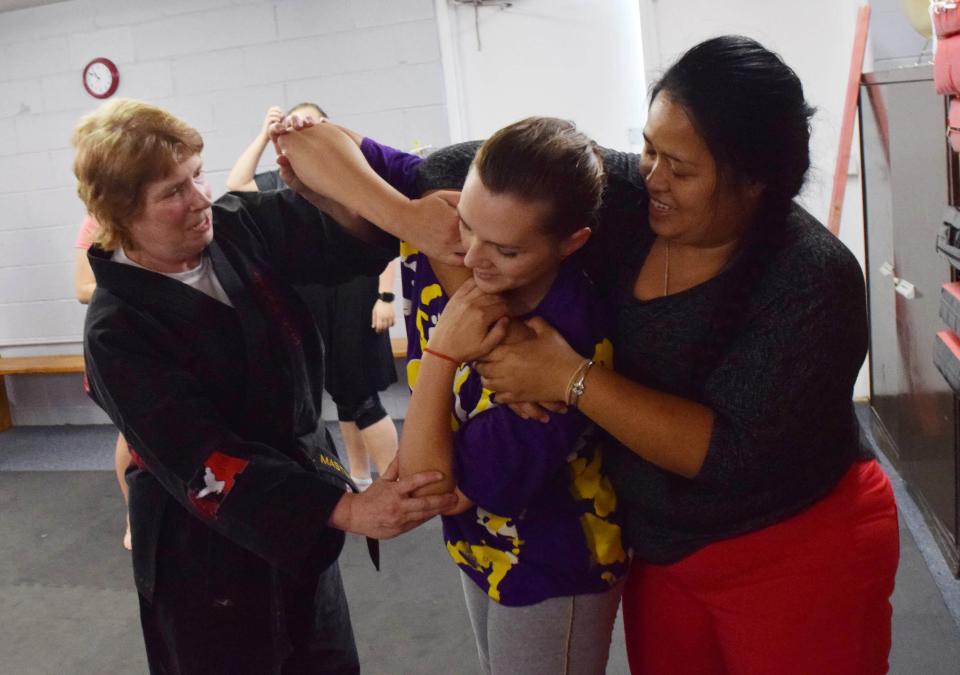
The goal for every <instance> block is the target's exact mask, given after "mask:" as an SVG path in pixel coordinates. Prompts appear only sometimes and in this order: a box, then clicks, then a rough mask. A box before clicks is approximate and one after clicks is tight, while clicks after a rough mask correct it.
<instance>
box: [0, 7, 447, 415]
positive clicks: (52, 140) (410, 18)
mask: <svg viewBox="0 0 960 675" xmlns="http://www.w3.org/2000/svg"><path fill="white" fill-rule="evenodd" d="M96 56H106V57H108V58H110V59H112V60H113V61H114V62H115V63H116V64H117V66H118V68H119V70H120V87H119V90H118V92H117V95H118V96H128V97H133V98H143V99H145V100H148V101H151V102H153V103H156V104H157V105H160V106H162V107H164V108H167V109H168V110H170V111H171V112H173V113H175V114H177V115H179V116H181V117H182V118H184V119H185V120H186V121H188V122H189V123H191V124H192V125H193V126H195V127H196V128H197V129H198V130H199V131H200V132H201V133H202V134H203V136H204V141H205V151H204V164H205V167H206V169H207V171H208V176H209V178H210V182H211V184H212V185H213V187H214V190H215V192H216V193H219V192H221V191H222V190H223V188H224V184H225V182H226V176H227V173H228V171H229V169H230V167H231V166H232V164H233V162H234V160H235V159H236V158H237V156H238V155H239V154H240V152H242V150H243V149H244V148H245V147H246V146H247V145H248V144H249V143H250V141H251V140H252V139H253V136H254V135H255V134H256V132H257V131H258V130H259V127H260V124H261V122H262V120H263V115H264V113H265V112H266V109H267V108H268V107H269V106H270V105H279V106H281V107H284V108H287V107H289V106H291V105H294V104H295V103H298V102H300V101H303V100H310V101H316V102H317V103H319V104H320V105H322V106H323V107H324V108H325V109H327V111H328V112H329V113H330V114H331V116H333V117H334V118H335V119H336V120H337V121H340V122H343V123H345V124H348V125H352V126H354V127H355V128H357V129H358V130H360V131H363V132H365V133H370V134H371V135H375V136H376V137H378V138H379V139H381V140H383V141H384V142H386V143H390V144H391V145H395V146H398V147H401V148H409V147H412V146H413V144H414V143H420V144H423V145H434V146H440V145H444V144H446V143H447V142H448V140H449V131H448V128H447V118H446V97H445V93H444V86H443V73H442V68H441V64H440V49H439V42H438V35H437V27H436V22H435V19H434V5H433V0H269V1H268V0H166V1H165V2H153V1H152V0H69V1H67V2H60V3H54V4H49V5H43V6H40V7H35V8H31V9H26V10H19V11H15V12H5V13H0V63H3V68H0V214H2V216H3V217H2V218H0V355H20V354H30V353H54V352H56V353H76V352H78V351H79V350H80V334H81V332H82V325H83V317H84V312H85V309H84V307H83V306H81V305H80V304H79V303H77V302H76V301H75V300H74V298H73V280H72V258H73V254H74V248H73V244H74V240H75V238H76V233H77V228H78V227H79V224H80V221H81V219H82V217H83V213H84V209H83V205H82V204H81V203H80V202H79V200H78V199H77V197H76V184H75V179H74V177H73V174H72V161H73V150H72V148H71V147H70V135H71V132H72V130H73V127H74V125H75V124H76V122H77V121H78V120H79V118H80V117H81V116H82V115H84V114H86V113H87V112H89V111H91V110H93V109H94V108H95V107H96V106H97V104H98V103H99V102H98V101H96V100H95V99H93V98H91V97H90V96H89V95H88V94H87V93H86V92H85V91H84V89H83V85H82V81H81V71H82V69H83V67H84V65H85V64H86V63H87V62H88V61H89V60H90V59H92V58H94V57H96ZM274 162H275V157H274V155H273V152H272V150H271V149H268V150H267V152H266V153H264V157H263V160H262V161H261V168H262V169H269V168H273V166H274ZM7 382H8V392H9V395H10V398H11V402H12V405H13V418H14V422H15V423H16V424H55V423H76V424H80V423H98V422H103V421H105V420H106V418H105V417H104V416H103V414H102V412H100V411H99V410H97V409H96V408H95V407H94V406H93V405H92V404H91V403H89V402H88V401H87V400H86V398H85V397H84V396H83V395H82V394H81V393H79V391H80V389H79V382H80V378H79V377H78V376H63V377H54V376H39V377H37V376H30V377H8V378H7Z"/></svg>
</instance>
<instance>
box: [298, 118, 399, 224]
mask: <svg viewBox="0 0 960 675" xmlns="http://www.w3.org/2000/svg"><path fill="white" fill-rule="evenodd" d="M279 142H280V144H281V147H282V148H283V152H284V154H285V155H286V156H287V158H288V159H289V160H290V163H291V165H292V166H293V169H294V171H295V172H296V174H297V176H298V177H299V178H300V180H301V181H303V183H304V184H305V185H306V186H307V187H308V188H310V189H311V190H314V191H315V192H318V193H320V194H322V195H324V196H327V197H329V198H331V199H333V200H335V201H337V202H339V203H341V204H343V205H344V206H345V207H347V208H348V209H350V210H351V211H355V212H357V213H358V214H360V215H361V216H362V217H363V218H365V219H366V220H368V221H370V222H371V223H373V224H375V225H377V226H378V227H380V228H381V229H383V230H385V231H387V232H389V233H390V234H392V235H394V236H396V237H400V238H403V237H404V235H405V234H406V233H405V232H404V230H403V227H402V223H403V221H404V219H405V216H406V209H407V208H408V207H409V205H410V200H409V199H407V198H406V197H404V196H403V195H402V194H400V193H399V192H397V191H396V190H395V189H393V188H392V187H391V186H390V185H389V184H388V183H387V182H386V181H384V180H383V179H382V178H381V177H380V176H379V175H377V173H376V172H375V171H374V170H373V169H372V168H370V165H369V164H367V161H366V159H365V158H364V156H363V153H362V152H361V151H360V148H359V147H357V144H356V143H355V142H354V141H353V140H352V139H351V137H350V136H348V135H347V134H346V133H344V132H343V131H341V130H340V129H338V128H337V127H336V126H334V125H332V124H319V125H317V126H315V127H312V128H309V129H304V130H301V131H297V132H292V133H288V134H284V135H283V136H281V137H280V139H279Z"/></svg>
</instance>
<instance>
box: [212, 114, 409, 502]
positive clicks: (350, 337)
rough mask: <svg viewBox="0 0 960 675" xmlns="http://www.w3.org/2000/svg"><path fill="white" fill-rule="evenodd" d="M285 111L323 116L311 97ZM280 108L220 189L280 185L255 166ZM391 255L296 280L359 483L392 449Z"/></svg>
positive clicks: (276, 175)
mask: <svg viewBox="0 0 960 675" xmlns="http://www.w3.org/2000/svg"><path fill="white" fill-rule="evenodd" d="M288 114H297V115H302V116H307V115H309V116H311V117H312V118H315V119H317V120H318V121H319V120H323V119H326V118H327V114H326V113H325V112H324V111H323V109H322V108H320V106H318V105H317V104H315V103H299V104H297V105H295V106H294V107H293V108H291V109H290V111H289V113H288ZM283 117H284V113H283V111H282V110H281V109H280V108H277V107H272V108H270V109H269V110H268V111H267V114H266V116H265V117H264V120H263V126H262V127H261V129H260V133H259V134H257V137H256V138H255V139H254V140H253V142H251V143H250V145H249V146H248V147H247V149H246V150H244V152H243V154H242V155H240V157H239V159H237V162H236V163H235V164H234V166H233V168H232V169H231V170H230V174H229V176H228V177H227V189H229V190H238V191H252V192H256V191H263V190H278V189H282V188H284V187H286V185H285V184H284V182H283V179H281V178H280V172H279V171H277V170H274V171H267V172H263V173H256V170H257V164H258V163H259V162H260V158H261V156H262V155H263V152H264V150H265V149H266V147H267V144H268V143H269V142H270V125H271V124H273V123H275V122H279V121H280V120H281V119H283ZM396 270H397V262H396V260H394V261H391V262H390V264H389V265H387V268H386V269H385V270H384V271H383V273H382V274H380V276H379V278H374V277H364V276H360V277H356V278H354V279H351V280H350V281H347V282H345V283H343V284H338V285H336V286H320V285H310V286H300V287H298V289H297V290H298V291H299V292H300V294H301V295H302V296H303V298H304V300H306V302H307V306H309V307H310V311H311V313H312V314H313V318H314V320H315V321H316V322H317V327H318V328H319V329H320V335H321V336H322V337H323V343H324V347H325V349H324V363H325V367H326V380H325V382H324V388H325V389H326V390H327V392H328V393H329V394H330V397H331V398H332V399H333V402H334V403H335V404H336V406H337V418H338V419H339V423H340V433H341V435H342V437H343V442H344V446H346V450H347V462H348V464H349V469H350V476H351V478H353V480H354V482H355V483H356V484H357V486H358V487H359V488H360V489H365V488H366V487H367V486H369V485H370V483H371V481H372V478H371V471H370V469H371V467H370V461H371V459H372V460H373V464H374V465H375V466H376V469H377V472H378V473H379V474H383V473H384V472H385V471H386V469H387V467H388V466H389V465H390V462H391V461H392V460H393V458H394V456H395V455H396V453H397V429H396V427H395V426H394V423H393V420H392V419H390V416H389V415H388V414H387V411H386V409H385V408H384V407H383V403H382V402H381V401H380V397H379V396H378V394H377V392H380V391H383V390H385V389H386V388H387V387H389V386H390V385H391V384H393V383H394V382H396V381H397V375H396V370H395V367H394V363H393V348H392V346H391V343H390V333H389V330H390V327H391V326H392V325H393V324H394V322H395V320H396V310H395V305H394V282H395V279H396Z"/></svg>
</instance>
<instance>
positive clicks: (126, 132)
mask: <svg viewBox="0 0 960 675" xmlns="http://www.w3.org/2000/svg"><path fill="white" fill-rule="evenodd" d="M73 145H74V147H75V148H76V151H77V154H76V157H75V158H74V161H73V173H74V174H75V175H76V177H77V194H79V195H80V199H82V200H83V203H84V204H86V207H87V211H89V212H90V214H91V215H92V216H93V217H94V218H96V220H97V222H98V223H100V227H99V228H98V230H97V234H96V236H95V237H94V243H95V244H97V245H98V246H100V247H101V248H103V249H105V250H107V251H112V250H115V249H116V248H117V247H118V246H126V247H128V248H129V247H131V244H132V241H131V240H130V230H129V224H130V220H131V219H132V218H134V217H136V216H137V214H138V213H139V212H140V210H141V209H142V208H143V199H144V196H145V191H146V186H147V185H148V184H149V183H151V182H153V181H155V180H159V179H161V178H164V177H165V176H166V175H167V174H169V173H170V172H171V171H172V170H173V169H174V168H175V167H176V166H177V165H178V164H180V163H181V162H183V161H184V160H185V159H187V158H189V157H192V156H193V155H196V154H199V153H200V152H201V151H202V150H203V139H202V138H201V137H200V133H199V132H198V131H197V130H196V129H194V128H193V127H191V126H190V125H189V124H187V123H186V122H184V121H183V120H181V119H179V118H178V117H176V116H175V115H172V114H170V113H169V112H167V111H166V110H163V109H162V108H158V107H157V106H155V105H151V104H149V103H145V102H143V101H136V100H133V99H128V98H118V99H113V100H111V101H109V102H107V103H104V104H103V105H102V106H100V107H99V108H97V110H95V111H94V112H92V113H90V114H89V115H87V116H86V117H84V118H83V119H82V120H80V123H79V124H77V127H76V128H75V129H74V130H73Z"/></svg>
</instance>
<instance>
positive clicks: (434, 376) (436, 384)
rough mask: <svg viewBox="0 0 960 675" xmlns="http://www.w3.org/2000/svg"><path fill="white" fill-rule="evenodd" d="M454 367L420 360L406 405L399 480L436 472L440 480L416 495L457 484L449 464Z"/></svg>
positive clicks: (428, 358) (430, 358) (431, 359)
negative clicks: (416, 474)
mask: <svg viewBox="0 0 960 675" xmlns="http://www.w3.org/2000/svg"><path fill="white" fill-rule="evenodd" d="M456 370H457V364H455V363H452V362H450V361H447V360H446V359H443V358H441V357H438V356H435V355H433V354H424V355H423V357H422V358H421V359H420V371H419V374H418V375H417V380H416V383H415V384H414V387H413V394H412V395H411V396H410V403H409V405H408V406H407V417H406V419H405V420H404V423H403V435H402V437H401V439H400V450H399V458H400V477H401V478H405V477H407V476H411V475H413V474H415V473H419V472H422V471H439V472H440V473H442V474H443V476H444V478H443V480H441V481H440V482H438V483H434V484H432V485H429V486H427V487H425V488H421V491H420V492H417V493H416V494H417V495H427V494H443V493H446V492H452V491H453V489H454V488H455V487H456V485H457V481H456V478H455V476H454V463H453V429H451V427H450V411H451V410H452V409H453V378H454V375H455V374H456Z"/></svg>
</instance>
